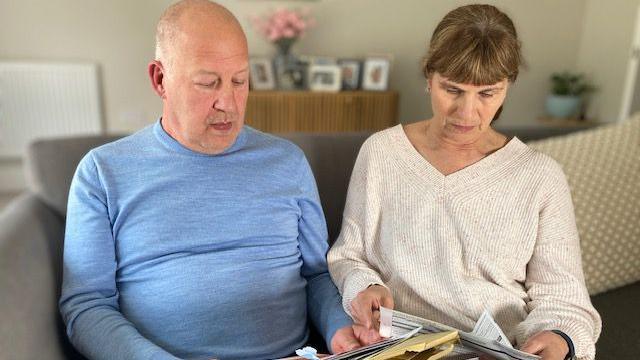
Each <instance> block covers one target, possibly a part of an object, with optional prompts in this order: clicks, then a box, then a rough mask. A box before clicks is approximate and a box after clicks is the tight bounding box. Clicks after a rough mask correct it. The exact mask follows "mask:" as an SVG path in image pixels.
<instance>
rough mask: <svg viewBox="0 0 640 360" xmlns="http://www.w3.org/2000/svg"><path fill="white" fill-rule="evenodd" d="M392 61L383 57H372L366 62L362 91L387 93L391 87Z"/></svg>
mask: <svg viewBox="0 0 640 360" xmlns="http://www.w3.org/2000/svg"><path fill="white" fill-rule="evenodd" d="M390 67H391V61H390V60H389V59H388V58H383V57H371V58H367V59H366V60H365V61H364V69H363V71H362V89H363V90H373V91H385V90H387V89H388V87H389V70H390Z"/></svg>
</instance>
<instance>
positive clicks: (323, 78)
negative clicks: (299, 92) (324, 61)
mask: <svg viewBox="0 0 640 360" xmlns="http://www.w3.org/2000/svg"><path fill="white" fill-rule="evenodd" d="M341 75H342V70H341V68H340V66H338V65H311V66H310V67H309V90H311V91H329V92H338V91H340V88H341V86H342V78H341Z"/></svg>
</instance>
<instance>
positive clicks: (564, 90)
mask: <svg viewBox="0 0 640 360" xmlns="http://www.w3.org/2000/svg"><path fill="white" fill-rule="evenodd" d="M551 85H552V86H551V94H550V95H549V96H547V101H546V104H545V107H546V109H547V113H549V115H551V116H553V117H556V118H569V117H575V116H579V115H581V114H579V112H580V110H581V109H582V102H583V100H584V99H583V97H584V95H585V94H588V93H589V92H592V91H594V90H595V87H594V86H593V85H591V84H590V83H589V82H588V81H587V80H586V79H585V77H584V75H583V74H578V73H572V72H569V71H565V72H561V73H554V74H552V75H551ZM580 117H581V116H580Z"/></svg>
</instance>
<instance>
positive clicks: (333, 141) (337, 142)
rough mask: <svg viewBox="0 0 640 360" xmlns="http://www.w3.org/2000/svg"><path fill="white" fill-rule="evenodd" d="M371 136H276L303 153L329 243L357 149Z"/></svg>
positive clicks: (338, 221) (338, 222)
mask: <svg viewBox="0 0 640 360" xmlns="http://www.w3.org/2000/svg"><path fill="white" fill-rule="evenodd" d="M370 135H371V133H364V132H363V133H337V134H302V133H287V134H278V136H281V137H283V138H285V139H288V140H290V141H292V142H293V143H295V144H296V145H298V146H299V147H300V148H301V149H302V151H304V153H305V155H306V156H307V159H308V160H309V165H311V169H312V170H313V174H314V176H315V178H316V182H317V184H318V192H319V193H320V200H321V202H322V207H323V210H324V214H325V217H326V218H327V229H328V231H329V244H330V245H331V244H333V242H334V241H335V240H336V238H337V237H338V234H339V232H340V225H341V224H342V210H343V209H344V202H345V199H346V196H347V188H348V187H349V179H350V178H351V171H352V170H353V165H354V164H355V162H356V157H357V156H358V152H359V151H360V146H361V145H362V143H363V142H364V141H365V140H366V139H367V137H369V136H370Z"/></svg>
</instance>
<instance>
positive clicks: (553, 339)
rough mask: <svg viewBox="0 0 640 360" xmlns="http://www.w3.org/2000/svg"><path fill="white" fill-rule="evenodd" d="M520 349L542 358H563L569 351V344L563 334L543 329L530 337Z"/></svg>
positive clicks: (555, 359)
mask: <svg viewBox="0 0 640 360" xmlns="http://www.w3.org/2000/svg"><path fill="white" fill-rule="evenodd" d="M520 350H522V351H524V352H528V353H530V354H535V355H539V356H540V357H541V358H542V360H563V359H564V358H565V357H566V356H567V354H568V353H569V345H568V344H567V342H566V341H565V340H564V338H563V337H562V336H560V335H558V334H556V333H554V332H551V331H541V332H539V333H537V334H535V335H534V336H532V337H531V338H529V340H527V342H525V343H524V345H523V346H522V347H521V348H520Z"/></svg>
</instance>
